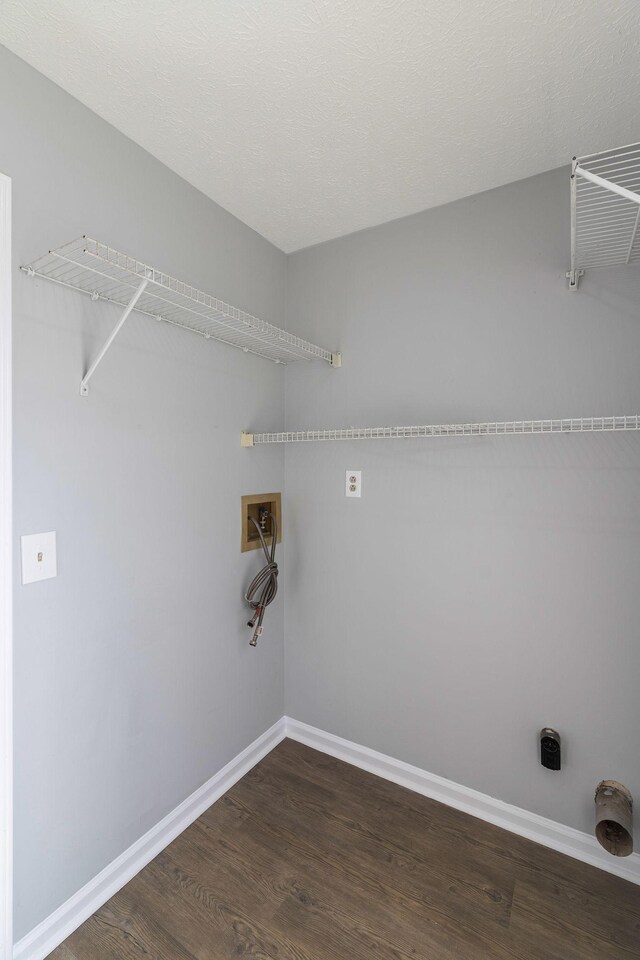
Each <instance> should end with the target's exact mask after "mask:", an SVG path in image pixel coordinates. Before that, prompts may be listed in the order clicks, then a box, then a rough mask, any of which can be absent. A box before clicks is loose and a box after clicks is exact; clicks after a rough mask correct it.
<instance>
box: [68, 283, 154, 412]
mask: <svg viewBox="0 0 640 960" xmlns="http://www.w3.org/2000/svg"><path fill="white" fill-rule="evenodd" d="M148 283H149V281H148V280H147V279H144V280H143V281H142V283H141V284H140V286H139V287H138V289H137V290H136V291H135V293H134V294H133V296H132V297H131V300H129V303H128V304H127V306H126V307H125V309H124V312H123V314H122V316H121V317H120V319H119V320H118V322H117V323H116V325H115V327H114V328H113V330H112V331H111V333H110V334H109V336H108V337H107V339H106V340H105V342H104V345H103V347H102V349H101V350H100V353H99V354H98V356H97V357H96V358H95V360H94V361H93V363H92V364H91V366H90V367H89V369H88V370H87V372H86V373H85V375H84V377H83V378H82V380H81V381H80V396H81V397H88V396H89V380H91V377H92V376H93V375H94V373H95V372H96V370H97V369H98V367H99V366H100V363H101V361H102V360H103V359H104V356H105V354H106V353H107V350H108V349H109V347H110V346H111V344H112V343H113V341H114V340H115V338H116V337H117V336H118V334H119V333H120V330H121V329H122V327H123V326H124V323H125V320H126V319H127V317H128V316H129V314H130V313H131V311H132V310H133V308H134V307H135V305H136V303H137V302H138V300H139V299H140V297H141V296H142V294H143V293H144V291H145V289H146V286H147V284H148Z"/></svg>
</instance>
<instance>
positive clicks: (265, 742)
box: [13, 718, 285, 960]
mask: <svg viewBox="0 0 640 960" xmlns="http://www.w3.org/2000/svg"><path fill="white" fill-rule="evenodd" d="M284 737H285V723H284V718H282V719H281V720H278V722H277V723H274V725H273V726H272V727H270V729H269V730H267V731H266V732H265V733H263V734H262V736H260V737H258V739H257V740H254V741H253V743H252V744H250V745H249V746H248V747H247V748H246V750H243V751H242V753H239V754H238V756H237V757H234V759H233V760H231V761H230V762H229V763H228V764H227V765H226V766H225V767H223V768H222V770H220V771H219V772H218V773H216V774H215V775H214V776H213V777H211V779H210V780H207V782H206V783H204V784H203V785H202V786H201V787H199V788H198V789H197V790H196V791H195V792H194V793H192V794H191V796H190V797H187V799H186V800H184V801H183V802H182V803H181V804H180V805H179V806H177V807H176V808H175V810H172V811H171V813H169V814H167V816H166V817H165V818H164V819H163V820H161V821H160V823H158V824H156V826H155V827H152V828H151V830H149V831H148V832H147V833H145V835H144V836H143V837H141V838H140V839H139V840H137V841H136V842H135V843H134V844H133V845H132V846H130V847H129V849H128V850H125V851H124V853H122V854H120V856H119V857H117V858H116V859H115V860H114V861H113V862H112V863H110V864H109V865H108V866H107V867H105V868H104V870H102V871H101V872H100V873H99V874H98V875H97V876H96V877H94V878H93V880H90V881H89V883H87V884H85V886H84V887H82V889H80V890H78V892H77V893H75V894H74V895H73V896H72V897H70V898H69V900H67V901H66V903H63V904H62V906H60V907H58V909H57V910H55V911H54V912H53V913H52V914H51V915H50V916H48V917H47V918H46V919H45V920H43V921H42V923H39V924H38V926H37V927H35V928H34V929H33V930H32V931H31V932H30V933H28V934H27V935H26V936H25V937H23V938H22V940H20V941H19V942H18V943H17V944H16V945H15V946H14V948H13V958H14V960H43V958H44V957H46V956H47V955H48V954H49V953H51V951H52V950H55V948H56V947H57V946H59V945H60V944H61V943H62V941H63V940H65V939H66V938H67V937H68V936H69V934H71V933H73V931H74V930H76V929H77V927H79V926H80V924H81V923H84V921H85V920H86V919H87V918H88V917H90V916H91V914H92V913H95V911H96V910H97V909H98V908H99V907H101V906H102V905H103V904H104V903H106V901H107V900H108V899H109V897H112V896H113V895H114V893H117V892H118V890H120V889H121V888H122V887H123V886H124V885H125V883H128V882H129V880H131V878H132V877H134V876H135V875H136V873H138V872H139V871H140V870H142V868H143V867H145V866H146V865H147V864H148V863H149V862H150V861H151V860H153V858H154V857H156V856H157V855H158V854H159V853H160V852H161V851H162V850H164V848H165V847H166V846H167V845H168V844H169V843H171V841H172V840H175V838H176V837H177V836H178V835H179V834H180V833H182V831H183V830H186V828H187V827H188V826H189V825H190V824H192V823H193V821H194V820H197V819H198V817H199V816H201V815H202V814H203V813H204V811H205V810H206V809H207V808H208V807H210V806H211V804H212V803H214V802H215V801H216V800H218V798H219V797H221V796H222V794H223V793H226V792H227V790H229V789H230V788H231V787H232V786H233V785H234V783H237V781H238V780H240V778H241V777H243V776H244V775H245V773H247V772H248V771H249V770H250V769H251V768H252V767H253V766H255V764H256V763H258V761H259V760H262V758H263V757H265V756H266V755H267V754H268V753H270V752H271V750H273V748H274V747H275V746H276V745H277V744H278V743H280V741H281V740H283V739H284Z"/></svg>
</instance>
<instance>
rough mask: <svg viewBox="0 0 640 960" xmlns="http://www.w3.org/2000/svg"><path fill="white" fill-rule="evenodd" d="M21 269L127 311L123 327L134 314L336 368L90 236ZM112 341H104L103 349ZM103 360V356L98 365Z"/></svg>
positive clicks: (333, 360) (275, 357)
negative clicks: (131, 313) (132, 312)
mask: <svg viewBox="0 0 640 960" xmlns="http://www.w3.org/2000/svg"><path fill="white" fill-rule="evenodd" d="M21 269H22V270H23V271H24V272H25V273H27V274H28V275H29V276H38V277H44V278H45V279H47V280H52V281H54V282H55V283H59V284H62V285H63V286H65V287H71V288H73V289H74V290H79V291H80V292H81V293H85V294H88V295H89V296H90V297H91V298H92V300H106V301H108V302H109V303H115V304H118V305H119V306H121V307H124V308H126V315H125V316H123V319H122V322H124V320H125V319H126V317H127V316H128V315H129V313H130V312H131V310H136V311H137V312H138V313H142V314H145V316H148V317H153V318H154V319H156V320H162V321H164V322H165V323H171V324H174V325H175V326H178V327H183V328H184V329H185V330H190V331H191V332H192V333H198V334H200V335H201V336H203V337H205V338H206V339H212V340H220V341H222V342H223V343H227V344H229V345H231V346H233V347H238V348H239V349H241V350H244V351H245V353H255V354H257V355H258V356H261V357H265V358H267V359H268V360H272V361H274V362H275V363H292V362H294V361H297V360H311V359H319V360H325V361H327V362H328V363H330V364H332V365H333V366H340V354H337V353H332V352H331V351H330V350H326V349H325V348H324V347H319V346H317V345H316V344H314V343H309V342H308V341H307V340H303V339H301V338H300V337H296V336H294V335H293V334H292V333H288V332H287V331H286V330H281V329H280V328H279V327H275V326H273V324H271V323H267V321H266V320H260V319H258V317H253V316H251V314H249V313H245V312H244V311H243V310H239V309H238V308H237V307H232V306H231V305H230V304H228V303H224V301H222V300H218V299H216V298H215V297H212V296H210V295H209V294H208V293H203V292H202V291H201V290H197V289H196V288H195V287H192V286H190V285H189V284H187V283H183V282H182V281H181V280H176V279H175V277H171V276H169V274H167V273H164V272H163V271H161V270H156V269H155V268H154V267H150V266H149V265H148V264H146V263H142V262H141V261H140V260H136V259H135V258H134V257H129V256H127V255H126V254H124V253H119V252H118V251H117V250H114V249H113V248H112V247H109V246H107V244H104V243H99V242H98V241H97V240H91V239H90V238H89V237H80V238H79V239H77V240H73V241H72V242H71V243H67V244H65V245H64V246H62V247H59V248H58V249H56V250H50V251H49V253H47V254H45V255H44V256H42V257H40V258H39V259H38V260H34V261H33V262H32V263H30V264H29V265H27V266H24V267H22V268H21ZM120 325H121V324H120ZM120 325H118V327H117V328H116V330H115V331H114V336H115V334H116V333H117V332H118V330H119V329H120ZM112 339H113V337H112V338H111V339H110V340H109V341H108V342H107V344H106V347H107V349H108V347H109V346H110V345H111V342H112ZM105 352H106V350H105ZM102 356H104V353H102V354H101V356H100V357H99V360H101V359H102ZM98 362H99V361H98ZM96 365H97V364H96ZM91 373H93V370H91V371H90V372H89V374H88V375H87V376H85V378H84V381H87V382H88V377H89V376H90V375H91ZM84 381H83V383H84ZM85 386H86V384H85ZM81 392H83V391H82V390H81Z"/></svg>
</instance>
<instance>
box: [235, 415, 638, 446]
mask: <svg viewBox="0 0 640 960" xmlns="http://www.w3.org/2000/svg"><path fill="white" fill-rule="evenodd" d="M619 430H640V414H631V415H629V416H624V417H567V418H564V419H557V420H555V419H552V420H505V421H502V422H486V421H485V422H481V423H439V424H427V425H425V426H416V427H347V428H344V429H338V430H293V431H289V432H284V433H243V434H242V435H241V438H240V443H241V445H242V446H243V447H255V446H257V445H258V444H263V443H312V442H314V441H320V440H411V439H419V438H435V437H503V436H522V435H526V434H550V433H556V434H557V433H602V432H609V431H619Z"/></svg>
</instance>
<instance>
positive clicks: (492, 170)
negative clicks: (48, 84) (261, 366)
mask: <svg viewBox="0 0 640 960" xmlns="http://www.w3.org/2000/svg"><path fill="white" fill-rule="evenodd" d="M0 42H2V43H4V44H5V45H6V46H7V47H9V48H10V49H11V50H13V51H14V52H15V53H17V54H18V55H19V56H21V57H23V58H24V59H25V60H27V61H28V62H29V63H31V64H32V65H33V66H34V67H36V68H37V69H38V70H40V71H41V72H42V73H44V74H45V75H46V76H48V77H50V78H51V79H52V80H54V81H55V82H56V83H58V84H60V86H62V87H64V89H66V90H68V91H69V92H70V93H72V94H73V95H74V96H75V97H77V98H78V99H79V100H81V101H82V102H83V103H85V104H87V105H88V106H89V107H91V108H92V109H93V110H95V111H96V113H98V114H100V116H102V117H104V118H105V119H106V120H108V121H110V122H111V123H112V124H114V126H116V127H118V129H120V130H122V131H123V132H124V133H126V134H127V135H128V136H129V137H131V138H132V139H133V140H135V141H136V142H137V143H139V144H141V145H142V146H143V147H145V148H146V149H147V150H149V151H150V152H151V153H152V154H154V155H155V156H156V157H158V158H159V159H160V160H162V161H163V162H164V163H166V164H167V166H169V167H171V168H172V169H173V170H175V171H176V172H177V173H179V174H180V175H181V176H183V177H184V178H185V179H186V180H188V181H189V182H190V183H192V184H194V185H195V186H196V187H198V188H199V189H200V190H202V191H203V192H204V193H206V194H207V195H208V196H209V197H211V198H212V199H214V200H216V201H217V202H218V203H219V204H221V205H222V206H223V207H226V208H227V209H228V210H230V211H231V212H232V213H234V214H235V215H236V216H237V217H239V218H240V219H241V220H244V221H245V222H246V223H248V224H249V225H250V226H252V227H254V229H256V230H257V231H258V232H259V233H261V234H263V235H264V236H265V237H267V238H268V239H270V240H272V241H273V243H275V244H277V246H279V247H281V248H282V249H283V250H286V251H291V250H296V249H298V248H300V247H304V246H308V245H309V244H313V243H318V242H319V241H322V240H327V239H330V238H332V237H336V236H339V235H342V234H345V233H350V232H352V231H354V230H359V229H361V228H363V227H368V226H372V225H374V224H377V223H382V222H384V221H386V220H392V219H394V218H396V217H401V216H404V215H405V214H409V213H415V212H417V211H419V210H423V209H425V208H428V207H432V206H436V205H438V204H442V203H446V202H447V201H449V200H455V199H457V198H459V197H463V196H467V195H469V194H472V193H476V192H478V191H480V190H486V189H488V188H490V187H495V186H498V185H500V184H503V183H507V182H509V181H512V180H518V179H520V178H521V177H526V176H529V175H531V174H535V173H539V172H542V171H543V170H547V169H549V168H551V167H555V166H558V165H560V164H562V163H566V162H567V161H568V159H569V158H570V157H571V155H572V154H573V153H584V152H592V151H595V150H599V149H603V148H607V147H614V146H618V145H620V144H622V143H628V142H631V141H637V140H640V108H639V106H638V104H639V103H640V69H639V64H640V3H639V2H638V0H181V2H175V0H106V2H104V0H100V2H99V0H56V2H51V0H0Z"/></svg>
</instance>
